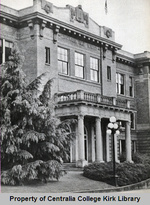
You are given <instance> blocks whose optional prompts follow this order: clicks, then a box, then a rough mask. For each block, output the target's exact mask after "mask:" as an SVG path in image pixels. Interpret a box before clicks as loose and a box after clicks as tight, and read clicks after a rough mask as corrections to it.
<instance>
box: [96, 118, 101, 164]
mask: <svg viewBox="0 0 150 205" xmlns="http://www.w3.org/2000/svg"><path fill="white" fill-rule="evenodd" d="M96 161H97V162H103V145H102V132H101V119H100V118H99V117H97V118H96Z"/></svg>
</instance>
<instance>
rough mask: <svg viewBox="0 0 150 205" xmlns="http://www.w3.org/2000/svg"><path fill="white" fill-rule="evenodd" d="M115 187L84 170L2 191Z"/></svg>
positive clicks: (7, 187) (44, 191)
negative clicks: (90, 177) (56, 178)
mask: <svg viewBox="0 0 150 205" xmlns="http://www.w3.org/2000/svg"><path fill="white" fill-rule="evenodd" d="M111 188H112V189H113V188H114V187H113V186H111V185H109V184H107V183H105V182H100V181H94V180H91V179H88V178H86V177H84V176H83V171H68V172H67V174H66V175H64V176H63V177H61V178H60V180H59V181H57V180H53V181H50V182H48V183H46V184H45V183H38V184H32V185H28V186H26V185H24V186H2V187H1V192H2V193H67V192H77V193H80V192H85V191H86V192H90V191H94V190H105V189H111Z"/></svg>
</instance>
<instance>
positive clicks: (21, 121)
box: [0, 46, 73, 184]
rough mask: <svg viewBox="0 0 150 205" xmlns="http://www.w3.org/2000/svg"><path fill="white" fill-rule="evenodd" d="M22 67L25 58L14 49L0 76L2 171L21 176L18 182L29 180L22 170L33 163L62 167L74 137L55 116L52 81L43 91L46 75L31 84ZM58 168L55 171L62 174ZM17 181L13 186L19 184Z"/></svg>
mask: <svg viewBox="0 0 150 205" xmlns="http://www.w3.org/2000/svg"><path fill="white" fill-rule="evenodd" d="M22 64H23V57H22V56H21V55H20V53H19V51H18V49H17V47H16V46H14V47H13V49H12V51H11V56H10V57H9V61H8V62H6V63H5V64H4V65H2V66H1V76H0V80H1V104H0V113H1V117H0V125H1V164H2V170H8V169H10V173H7V172H4V173H5V174H4V173H3V174H4V175H7V176H10V175H11V176H12V180H14V181H15V179H16V176H17V175H18V176H17V178H18V179H16V180H21V179H24V177H27V176H28V174H24V173H22V170H25V168H24V169H22V167H24V166H27V167H28V165H27V164H28V163H29V162H32V163H34V162H35V161H36V160H39V159H40V160H42V161H48V162H47V165H46V164H44V162H43V164H42V165H41V166H45V170H49V169H50V165H52V164H51V163H52V162H53V161H51V163H50V161H49V160H56V161H58V162H59V163H62V162H63V161H64V160H67V159H68V158H69V155H68V148H69V146H68V145H69V143H70V141H71V139H72V137H73V136H72V135H71V133H68V131H67V130H66V128H65V126H64V124H63V123H61V122H60V120H59V119H58V118H56V117H55V115H54V103H53V100H52V98H51V84H52V80H51V79H50V80H48V81H47V82H46V83H45V86H44V89H43V90H42V91H41V90H40V86H41V79H42V77H43V76H45V74H42V75H41V76H39V77H37V78H36V79H35V80H34V81H33V82H31V83H30V84H29V83H28V82H27V80H26V76H25V74H24V72H23V71H22V68H21V67H22ZM66 123H67V122H66ZM68 123H71V122H68ZM54 164H55V165H56V164H57V163H54ZM54 164H53V165H52V166H53V168H54V167H55V168H56V170H59V169H58V166H54ZM57 165H58V164H57ZM32 170H33V168H32ZM27 171H28V172H29V171H31V170H30V169H29V170H28V169H27ZM35 172H36V170H35ZM51 172H54V170H53V171H52V170H51V171H50V173H51ZM39 173H40V172H39ZM56 173H57V171H56ZM56 173H55V174H52V176H54V175H55V176H56V178H59V177H58V176H59V174H56ZM24 175H25V176H24ZM38 176H39V177H40V176H42V174H39V175H38ZM47 177H48V175H47ZM8 178H9V177H8ZM28 178H30V176H28ZM14 181H12V182H11V183H10V184H15V183H18V182H17V181H16V182H14ZM5 182H6V181H5Z"/></svg>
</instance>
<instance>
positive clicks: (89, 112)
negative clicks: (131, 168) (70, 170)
mask: <svg viewBox="0 0 150 205" xmlns="http://www.w3.org/2000/svg"><path fill="white" fill-rule="evenodd" d="M61 103H62V101H61ZM130 114H131V112H130V111H129V110H128V109H127V108H126V109H122V108H120V107H116V106H113V105H112V106H108V105H101V104H95V103H86V102H83V101H79V102H77V101H76V102H75V103H73V102H70V101H69V103H68V102H66V103H64V102H63V103H62V104H60V105H59V106H58V107H57V109H56V115H57V116H59V117H60V118H61V119H62V120H63V118H65V119H67V118H76V120H77V123H76V139H74V142H73V143H72V146H71V149H70V153H71V155H70V156H71V157H70V161H71V162H75V163H76V166H77V167H84V166H85V165H86V164H88V163H91V162H94V161H96V162H99V163H102V162H108V161H111V160H112V136H111V135H110V136H109V135H107V133H106V130H107V125H108V123H109V118H110V117H111V116H114V117H115V118H116V119H117V121H125V122H126V126H125V135H124V137H125V141H126V161H128V162H132V156H131V154H132V153H131V131H130V129H131V125H130ZM118 137H119V136H115V145H116V146H115V149H116V150H115V153H116V156H115V160H116V162H118V161H119V160H118V157H119V156H118V154H119V151H118V145H119V140H118Z"/></svg>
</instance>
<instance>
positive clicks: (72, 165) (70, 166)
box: [63, 162, 83, 171]
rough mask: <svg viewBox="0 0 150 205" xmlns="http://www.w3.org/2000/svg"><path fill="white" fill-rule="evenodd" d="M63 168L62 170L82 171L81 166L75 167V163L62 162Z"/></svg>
mask: <svg viewBox="0 0 150 205" xmlns="http://www.w3.org/2000/svg"><path fill="white" fill-rule="evenodd" d="M63 170H64V171H83V168H82V167H76V163H75V162H72V163H63Z"/></svg>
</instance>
